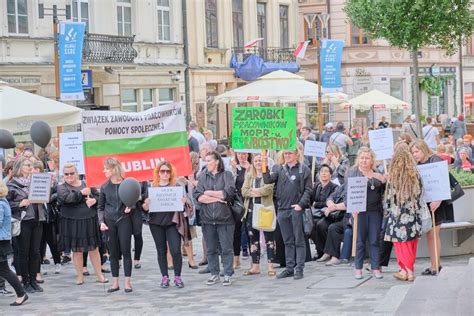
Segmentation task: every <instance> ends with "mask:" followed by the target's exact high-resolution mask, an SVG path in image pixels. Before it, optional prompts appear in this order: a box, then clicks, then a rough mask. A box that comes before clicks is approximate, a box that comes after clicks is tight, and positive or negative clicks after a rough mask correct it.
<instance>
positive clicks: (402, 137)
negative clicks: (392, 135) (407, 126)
mask: <svg viewBox="0 0 474 316" xmlns="http://www.w3.org/2000/svg"><path fill="white" fill-rule="evenodd" d="M398 141H400V142H404V143H405V144H407V145H410V144H411V143H412V142H413V137H412V136H411V134H410V133H401V134H400V136H398Z"/></svg>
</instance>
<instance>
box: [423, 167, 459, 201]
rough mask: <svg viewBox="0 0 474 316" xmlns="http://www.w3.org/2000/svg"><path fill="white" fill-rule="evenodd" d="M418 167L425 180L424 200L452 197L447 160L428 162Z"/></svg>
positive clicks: (440, 199) (439, 199)
mask: <svg viewBox="0 0 474 316" xmlns="http://www.w3.org/2000/svg"><path fill="white" fill-rule="evenodd" d="M416 167H417V169H418V172H419V173H420V175H421V180H422V181H423V200H424V201H425V202H431V201H442V200H449V199H451V187H450V184H449V173H448V162H447V161H445V160H443V161H439V162H433V163H427V164H424V165H418V166H416Z"/></svg>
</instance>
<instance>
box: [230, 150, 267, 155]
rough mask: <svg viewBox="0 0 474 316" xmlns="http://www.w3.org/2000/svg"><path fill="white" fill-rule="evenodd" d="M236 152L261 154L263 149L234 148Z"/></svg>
mask: <svg viewBox="0 0 474 316" xmlns="http://www.w3.org/2000/svg"><path fill="white" fill-rule="evenodd" d="M234 152H235V153H248V154H261V153H262V150H261V149H234Z"/></svg>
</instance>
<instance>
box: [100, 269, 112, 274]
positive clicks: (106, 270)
mask: <svg viewBox="0 0 474 316" xmlns="http://www.w3.org/2000/svg"><path fill="white" fill-rule="evenodd" d="M101 271H102V273H110V270H109V269H101Z"/></svg>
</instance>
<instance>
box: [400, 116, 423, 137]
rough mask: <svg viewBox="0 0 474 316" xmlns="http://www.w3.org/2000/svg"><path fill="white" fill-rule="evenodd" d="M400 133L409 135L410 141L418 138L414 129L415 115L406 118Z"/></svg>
mask: <svg viewBox="0 0 474 316" xmlns="http://www.w3.org/2000/svg"><path fill="white" fill-rule="evenodd" d="M402 132H403V133H407V134H409V135H410V137H411V138H412V139H416V138H418V136H419V135H418V131H417V129H416V115H415V114H412V115H409V116H407V118H406V119H405V121H404V122H403V124H402Z"/></svg>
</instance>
